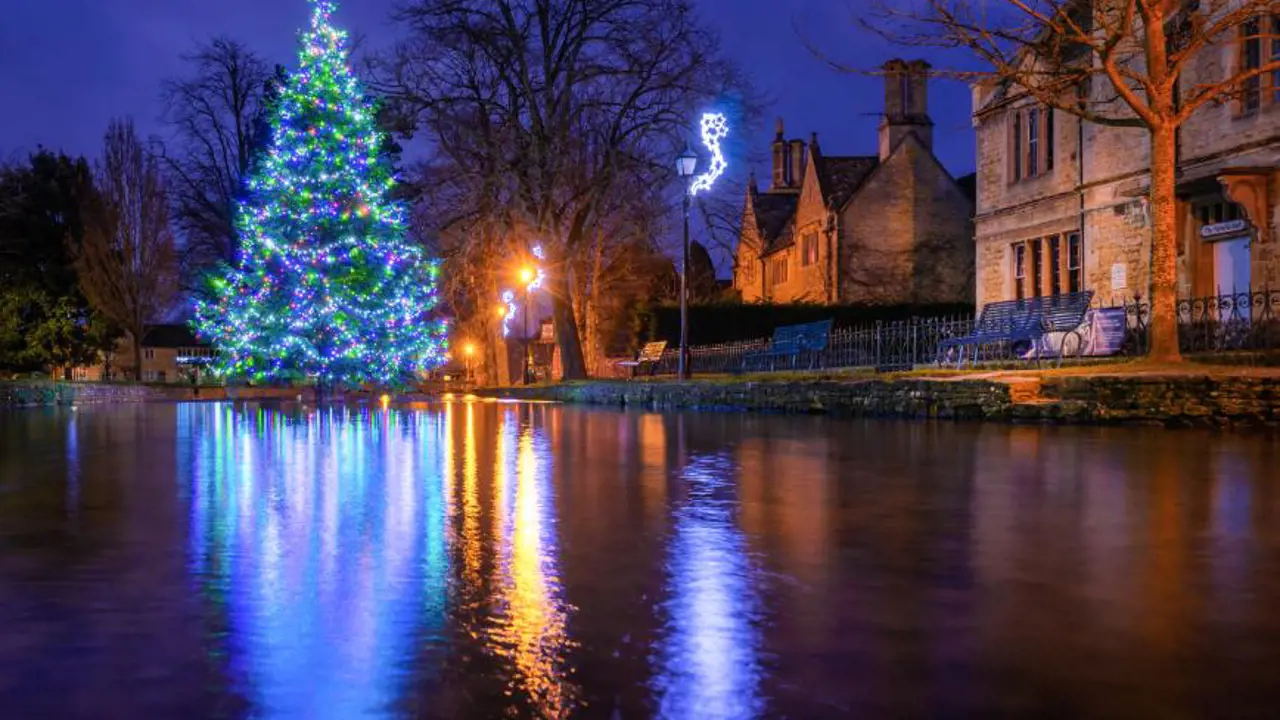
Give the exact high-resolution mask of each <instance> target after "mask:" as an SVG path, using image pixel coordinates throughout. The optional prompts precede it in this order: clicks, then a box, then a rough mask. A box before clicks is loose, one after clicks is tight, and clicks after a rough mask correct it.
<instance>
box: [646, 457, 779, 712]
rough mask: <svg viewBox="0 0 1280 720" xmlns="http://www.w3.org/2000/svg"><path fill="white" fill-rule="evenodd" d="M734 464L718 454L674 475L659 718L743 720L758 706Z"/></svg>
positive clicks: (657, 683) (753, 580) (749, 574)
mask: <svg viewBox="0 0 1280 720" xmlns="http://www.w3.org/2000/svg"><path fill="white" fill-rule="evenodd" d="M734 470H735V468H734V466H733V464H732V463H731V462H730V461H729V459H728V458H726V457H723V456H720V455H703V456H696V457H694V458H692V459H691V460H690V461H689V463H688V464H687V465H686V467H685V468H684V469H683V471H682V472H681V480H682V481H683V483H684V497H683V498H682V500H681V502H680V505H679V506H678V507H677V508H676V509H675V510H674V512H673V515H674V530H673V537H672V540H671V546H670V550H669V555H668V559H667V565H668V568H669V572H670V578H669V581H668V582H669V594H670V597H669V599H668V600H667V602H666V603H665V604H664V606H663V609H664V610H665V612H666V614H667V617H668V628H667V637H666V638H665V639H664V640H663V641H662V642H661V644H660V646H659V651H658V652H659V655H658V665H659V667H660V672H659V673H658V674H657V675H656V677H655V679H654V682H653V684H654V690H655V692H656V694H657V695H658V698H659V699H658V706H659V710H660V713H661V714H662V716H663V717H677V716H687V717H699V718H744V717H753V716H755V715H757V714H758V713H760V712H761V711H762V710H763V708H764V703H763V700H762V698H761V697H760V696H759V694H758V685H759V680H760V672H761V670H760V664H759V658H758V657H757V653H758V648H759V643H760V634H759V632H758V630H757V629H756V627H755V623H756V622H758V619H759V618H758V615H759V608H758V604H757V597H756V595H755V593H754V591H753V588H754V587H755V586H756V584H757V583H758V582H759V578H757V577H754V575H755V573H754V571H753V568H752V566H751V561H750V558H749V556H748V553H747V547H746V539H745V538H744V537H743V535H742V532H741V531H740V530H739V529H738V527H737V523H736V518H735V509H736V505H737V500H736V497H735V491H736V483H735V478H734V474H735V473H734Z"/></svg>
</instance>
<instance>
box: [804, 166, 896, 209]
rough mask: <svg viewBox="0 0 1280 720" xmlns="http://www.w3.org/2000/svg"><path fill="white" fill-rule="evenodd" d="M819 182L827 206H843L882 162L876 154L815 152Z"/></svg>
mask: <svg viewBox="0 0 1280 720" xmlns="http://www.w3.org/2000/svg"><path fill="white" fill-rule="evenodd" d="M814 160H815V162H816V164H815V169H816V170H817V171H818V184H819V185H820V186H821V187H822V199H823V201H824V202H825V203H826V204H827V207H833V208H837V209H839V208H841V207H844V204H845V203H846V202H848V201H849V198H851V197H853V194H854V193H856V192H857V191H858V188H860V187H862V183H864V182H866V180H867V178H868V177H871V173H872V171H874V170H875V169H876V166H877V165H879V164H880V158H879V157H878V156H876V155H851V156H838V155H837V156H832V157H827V156H824V155H818V154H817V153H815V154H814Z"/></svg>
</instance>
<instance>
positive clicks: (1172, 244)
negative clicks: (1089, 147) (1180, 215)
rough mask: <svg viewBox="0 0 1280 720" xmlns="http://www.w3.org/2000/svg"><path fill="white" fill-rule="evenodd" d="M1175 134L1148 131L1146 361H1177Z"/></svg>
mask: <svg viewBox="0 0 1280 720" xmlns="http://www.w3.org/2000/svg"><path fill="white" fill-rule="evenodd" d="M1176 137H1177V136H1176V135H1175V132H1174V128H1173V127H1171V126H1160V127H1156V128H1153V129H1152V131H1151V197H1150V202H1151V320H1150V325H1149V326H1148V333H1149V335H1148V337H1149V338H1150V342H1151V347H1150V350H1149V352H1148V356H1147V357H1148V359H1149V360H1151V361H1153V362H1181V361H1182V352H1181V351H1180V350H1179V348H1178V310H1177V307H1178V230H1177V216H1176V213H1177V210H1176V207H1177V197H1176V194H1175V185H1176V182H1177V180H1176V178H1175V175H1174V173H1175V172H1176V169H1177V155H1176Z"/></svg>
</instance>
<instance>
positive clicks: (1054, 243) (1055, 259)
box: [1049, 235, 1066, 295]
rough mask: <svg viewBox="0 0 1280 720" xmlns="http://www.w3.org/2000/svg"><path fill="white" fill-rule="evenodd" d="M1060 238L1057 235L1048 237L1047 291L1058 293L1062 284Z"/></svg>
mask: <svg viewBox="0 0 1280 720" xmlns="http://www.w3.org/2000/svg"><path fill="white" fill-rule="evenodd" d="M1062 270H1063V268H1062V238H1061V237H1059V236H1057V235H1051V236H1050V237H1049V293H1050V294H1051V295H1059V294H1061V293H1062V291H1063V290H1066V288H1064V287H1063V286H1062Z"/></svg>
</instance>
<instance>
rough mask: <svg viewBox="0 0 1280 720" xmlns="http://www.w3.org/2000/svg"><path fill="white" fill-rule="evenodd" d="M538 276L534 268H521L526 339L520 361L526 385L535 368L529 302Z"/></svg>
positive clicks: (522, 377)
mask: <svg viewBox="0 0 1280 720" xmlns="http://www.w3.org/2000/svg"><path fill="white" fill-rule="evenodd" d="M534 277H536V274H535V273H534V271H533V268H529V267H524V268H520V282H522V283H524V320H523V321H522V322H521V326H522V327H521V328H520V330H521V333H520V334H521V336H522V337H523V338H524V358H523V359H522V360H521V361H520V365H521V369H520V378H521V382H522V383H523V384H525V385H528V384H529V371H530V369H531V368H532V367H533V359H532V357H531V356H532V355H533V338H531V337H529V300H530V298H531V297H532V295H533V292H532V291H533V279H534Z"/></svg>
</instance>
